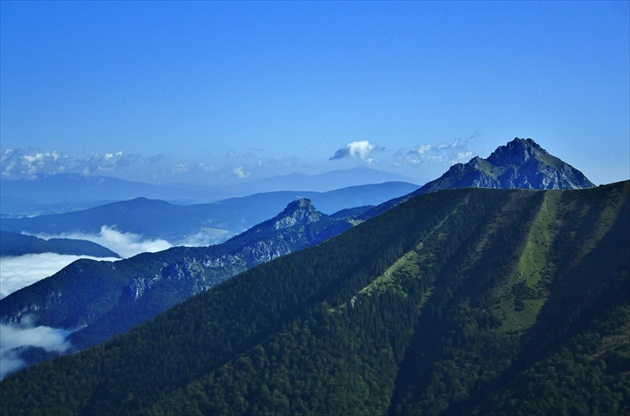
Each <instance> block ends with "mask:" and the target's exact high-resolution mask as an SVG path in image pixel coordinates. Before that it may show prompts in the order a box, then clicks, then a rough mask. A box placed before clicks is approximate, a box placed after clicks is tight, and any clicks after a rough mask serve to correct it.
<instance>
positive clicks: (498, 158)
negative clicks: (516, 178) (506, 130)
mask: <svg viewBox="0 0 630 416" xmlns="http://www.w3.org/2000/svg"><path fill="white" fill-rule="evenodd" d="M537 155H548V153H547V151H545V149H543V148H542V147H540V146H539V145H538V143H536V142H535V141H533V140H532V139H520V138H518V137H515V138H514V140H512V141H511V142H509V143H508V144H506V145H504V146H499V147H498V148H497V149H496V150H495V151H494V152H492V154H491V155H490V157H488V159H487V160H488V162H490V163H492V164H493V165H494V166H509V165H517V166H518V165H523V164H524V163H525V162H527V161H528V160H529V159H531V158H532V157H535V156H537Z"/></svg>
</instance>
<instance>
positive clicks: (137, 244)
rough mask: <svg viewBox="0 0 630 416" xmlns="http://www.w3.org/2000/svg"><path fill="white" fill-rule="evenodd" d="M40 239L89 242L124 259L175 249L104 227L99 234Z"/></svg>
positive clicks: (77, 234)
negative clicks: (69, 239) (68, 239)
mask: <svg viewBox="0 0 630 416" xmlns="http://www.w3.org/2000/svg"><path fill="white" fill-rule="evenodd" d="M36 236H37V237H39V238H44V239H49V238H53V237H60V238H72V239H77V240H88V241H92V242H94V243H97V244H100V245H102V246H104V247H107V248H108V249H110V250H112V251H114V252H116V253H118V254H119V255H120V256H121V257H123V258H128V257H131V256H135V255H136V254H140V253H147V252H148V253H155V252H157V251H162V250H166V249H169V248H171V247H173V245H172V244H171V243H170V242H168V241H166V240H163V239H155V240H151V239H145V238H144V236H142V235H140V234H134V233H124V232H120V231H118V230H117V229H116V228H114V227H111V226H108V225H103V226H102V227H101V230H100V232H99V233H98V234H83V233H76V232H75V233H63V234H61V235H48V234H37V235H36Z"/></svg>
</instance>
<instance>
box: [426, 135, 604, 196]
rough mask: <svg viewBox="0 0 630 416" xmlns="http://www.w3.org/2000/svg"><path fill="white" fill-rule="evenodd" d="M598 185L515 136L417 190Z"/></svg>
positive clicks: (531, 143) (552, 187)
mask: <svg viewBox="0 0 630 416" xmlns="http://www.w3.org/2000/svg"><path fill="white" fill-rule="evenodd" d="M593 186H595V185H594V184H593V183H592V182H591V181H590V180H588V178H587V177H586V176H585V175H584V174H583V173H582V172H580V171H579V170H577V169H575V168H574V167H573V166H571V165H569V164H568V163H566V162H564V161H562V160H561V159H559V158H557V157H555V156H553V155H551V154H549V153H548V152H547V151H546V150H545V149H543V148H542V147H540V145H538V144H537V143H536V142H535V141H534V140H532V139H521V138H518V137H517V138H515V139H514V140H512V141H511V142H509V143H507V144H506V145H504V146H499V147H498V148H497V149H496V150H495V151H494V152H493V153H492V154H491V155H490V156H489V157H488V158H487V159H482V158H480V157H474V158H473V159H471V160H470V161H469V162H468V163H466V164H463V163H458V164H455V165H453V166H451V168H450V169H449V170H448V171H447V172H446V173H445V174H444V175H442V176H441V177H439V178H438V179H436V180H434V181H431V182H429V183H427V184H426V185H424V186H423V187H422V188H420V189H419V190H418V191H416V192H415V194H416V195H418V194H425V193H428V192H434V191H439V190H442V189H447V188H467V187H481V188H503V189H582V188H591V187H593Z"/></svg>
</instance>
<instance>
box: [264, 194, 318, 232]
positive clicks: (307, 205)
mask: <svg viewBox="0 0 630 416" xmlns="http://www.w3.org/2000/svg"><path fill="white" fill-rule="evenodd" d="M321 218H322V214H321V213H320V212H319V211H317V209H316V208H315V206H314V205H313V202H312V201H311V200H310V199H307V198H300V199H298V200H295V201H293V202H291V203H289V205H287V207H286V208H285V209H284V211H282V213H281V214H280V215H278V217H276V219H275V223H274V228H275V229H276V230H279V229H281V228H287V227H292V226H294V225H295V224H298V223H305V224H309V223H312V222H316V221H319V220H320V219H321Z"/></svg>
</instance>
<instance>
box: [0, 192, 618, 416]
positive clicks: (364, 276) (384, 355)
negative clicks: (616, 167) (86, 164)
mask: <svg viewBox="0 0 630 416" xmlns="http://www.w3.org/2000/svg"><path fill="white" fill-rule="evenodd" d="M629 195H630V182H622V183H618V184H613V185H608V186H604V187H599V188H592V189H585V190H579V191H555V190H554V191H523V190H489V189H459V190H445V191H440V192H436V193H431V194H427V195H422V196H419V197H416V198H414V199H411V200H409V201H407V202H405V203H403V204H401V205H399V206H397V207H395V208H392V209H391V210H389V211H388V212H386V213H384V214H382V215H380V216H378V217H376V218H374V219H372V220H369V221H366V222H365V223H363V224H360V225H358V226H356V227H354V228H352V229H350V230H348V231H346V232H345V233H343V234H341V235H339V236H338V237H335V238H333V239H331V240H328V241H326V242H324V243H322V244H320V245H318V246H315V247H312V248H309V249H306V250H304V251H301V252H297V253H294V254H291V255H288V256H285V257H281V258H278V259H276V260H274V261H271V262H269V263H265V264H263V265H260V266H258V267H256V268H254V269H251V270H249V271H247V272H244V273H242V274H240V275H239V276H237V277H235V278H233V279H231V280H229V281H227V282H225V283H223V284H221V285H219V286H216V287H215V288H213V289H211V290H209V291H207V292H204V293H201V294H199V295H197V296H195V297H193V298H192V299H190V300H188V301H187V302H185V303H183V304H180V305H177V306H175V307H174V308H172V309H171V310H169V311H168V312H167V313H165V314H162V315H160V316H158V317H157V318H156V319H154V320H153V321H151V322H149V323H147V324H145V325H143V326H141V327H138V328H136V329H134V330H132V331H131V332H129V333H127V334H125V335H121V336H119V337H117V338H115V339H114V340H112V341H110V342H108V343H106V344H103V345H100V346H98V347H95V348H93V349H90V350H87V351H84V352H81V353H78V354H75V355H73V356H66V357H60V358H58V359H55V360H54V361H52V362H48V363H43V364H40V365H37V366H35V367H32V368H30V369H28V370H25V371H22V372H20V373H17V374H14V375H11V376H9V377H7V378H6V379H5V380H4V381H3V382H2V383H0V413H1V414H6V415H18V414H86V415H91V414H116V415H120V414H147V415H149V414H151V415H153V414H155V415H166V414H191V415H194V414H212V415H215V414H317V415H322V414H400V415H414V414H417V415H439V414H527V415H531V414H562V413H567V414H624V413H625V414H627V413H629V412H630V295H629V294H630V274H629V268H630V266H629V265H630V241H629V240H630V224H629V222H630V198H629Z"/></svg>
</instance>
